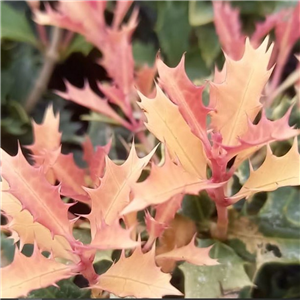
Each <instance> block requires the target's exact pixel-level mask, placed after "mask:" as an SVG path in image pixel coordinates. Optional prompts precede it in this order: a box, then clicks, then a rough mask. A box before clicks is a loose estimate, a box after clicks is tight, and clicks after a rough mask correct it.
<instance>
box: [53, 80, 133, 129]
mask: <svg viewBox="0 0 300 300" xmlns="http://www.w3.org/2000/svg"><path fill="white" fill-rule="evenodd" d="M65 85H66V88H67V91H66V92H58V91H56V94H58V95H59V96H61V97H62V98H64V99H66V100H71V101H73V102H75V103H77V104H79V105H82V106H85V107H87V108H89V109H91V110H93V111H95V112H98V113H101V114H103V115H105V116H107V117H109V118H111V119H113V120H115V121H117V122H118V123H119V124H121V125H123V126H124V127H125V128H128V127H129V128H131V127H130V124H129V123H128V122H126V121H125V120H123V119H122V118H121V117H120V116H119V115H118V114H117V113H116V112H115V111H114V110H113V109H112V108H111V107H110V106H109V104H108V103H107V100H106V99H103V98H100V97H99V96H97V95H96V94H95V93H94V92H93V91H92V90H91V88H90V87H89V86H88V84H87V83H85V85H84V87H83V88H82V89H79V88H77V87H75V86H72V85H71V84H70V83H69V82H67V81H65Z"/></svg>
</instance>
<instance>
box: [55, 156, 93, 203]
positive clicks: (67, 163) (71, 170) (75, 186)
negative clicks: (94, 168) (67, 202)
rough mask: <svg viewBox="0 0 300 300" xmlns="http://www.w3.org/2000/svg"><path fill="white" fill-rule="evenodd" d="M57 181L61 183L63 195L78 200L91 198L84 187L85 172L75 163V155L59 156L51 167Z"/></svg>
mask: <svg viewBox="0 0 300 300" xmlns="http://www.w3.org/2000/svg"><path fill="white" fill-rule="evenodd" d="M50 170H53V172H54V175H55V177H56V179H57V180H58V181H59V182H60V183H61V194H62V195H64V196H68V197H72V198H74V199H77V200H88V199H89V197H88V195H87V193H86V192H85V191H84V189H83V188H82V186H85V185H86V183H85V171H84V170H83V169H80V168H79V167H78V166H77V165H76V164H75V161H74V158H73V153H69V154H62V153H60V155H59V156H58V158H57V160H56V161H55V163H54V164H53V165H52V166H50Z"/></svg>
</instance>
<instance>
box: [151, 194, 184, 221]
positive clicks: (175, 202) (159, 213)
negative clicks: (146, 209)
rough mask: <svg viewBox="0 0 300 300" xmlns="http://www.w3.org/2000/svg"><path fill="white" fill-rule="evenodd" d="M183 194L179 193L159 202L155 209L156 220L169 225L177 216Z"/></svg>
mask: <svg viewBox="0 0 300 300" xmlns="http://www.w3.org/2000/svg"><path fill="white" fill-rule="evenodd" d="M182 200H183V195H182V194H178V195H175V196H173V197H172V198H171V199H169V200H168V201H166V202H164V203H162V204H158V205H157V206H156V207H155V209H156V212H155V220H156V221H158V222H161V223H164V224H166V225H168V224H169V223H170V221H171V220H172V219H173V218H174V217H175V214H176V212H177V211H178V209H179V208H180V207H181V203H182Z"/></svg>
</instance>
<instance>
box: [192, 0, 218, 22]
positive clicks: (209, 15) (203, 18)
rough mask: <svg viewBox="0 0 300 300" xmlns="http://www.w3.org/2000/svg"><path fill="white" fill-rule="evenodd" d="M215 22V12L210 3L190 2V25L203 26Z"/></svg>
mask: <svg viewBox="0 0 300 300" xmlns="http://www.w3.org/2000/svg"><path fill="white" fill-rule="evenodd" d="M213 20H214V11H213V7H212V4H211V2H210V1H189V23H190V25H191V26H201V25H205V24H208V23H211V22H212V21H213Z"/></svg>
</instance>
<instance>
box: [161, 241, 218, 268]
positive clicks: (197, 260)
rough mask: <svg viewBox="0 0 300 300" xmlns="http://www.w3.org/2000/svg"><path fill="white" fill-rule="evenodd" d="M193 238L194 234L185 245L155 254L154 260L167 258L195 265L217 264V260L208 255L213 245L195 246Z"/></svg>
mask: <svg viewBox="0 0 300 300" xmlns="http://www.w3.org/2000/svg"><path fill="white" fill-rule="evenodd" d="M195 238H196V236H194V237H193V239H192V240H191V242H190V243H189V244H188V245H186V246H183V247H180V248H175V249H173V250H171V251H170V252H165V253H163V254H159V255H157V256H156V261H160V260H165V259H167V260H175V261H187V262H189V263H191V264H194V265H197V266H214V265H217V264H218V262H217V260H216V259H212V258H210V257H209V252H210V250H211V248H212V247H213V246H210V247H207V248H199V247H196V246H195Z"/></svg>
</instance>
